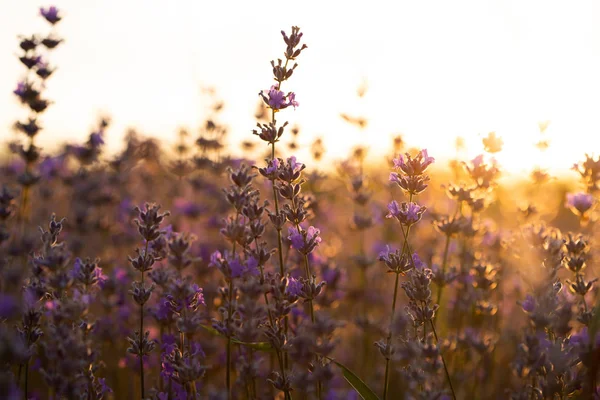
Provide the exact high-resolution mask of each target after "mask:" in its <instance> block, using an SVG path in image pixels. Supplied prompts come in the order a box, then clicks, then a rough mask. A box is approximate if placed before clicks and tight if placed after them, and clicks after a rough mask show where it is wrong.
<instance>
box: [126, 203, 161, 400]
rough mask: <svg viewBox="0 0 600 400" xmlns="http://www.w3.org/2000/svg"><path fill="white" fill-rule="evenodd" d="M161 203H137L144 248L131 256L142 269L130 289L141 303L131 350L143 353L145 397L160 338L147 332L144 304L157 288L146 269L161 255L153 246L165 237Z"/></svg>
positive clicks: (141, 384) (137, 353)
mask: <svg viewBox="0 0 600 400" xmlns="http://www.w3.org/2000/svg"><path fill="white" fill-rule="evenodd" d="M159 209H160V206H159V205H156V204H146V206H145V209H144V210H141V209H140V208H137V207H136V209H135V210H136V212H137V213H138V219H136V220H135V223H136V225H137V227H138V232H139V234H140V236H141V237H142V238H143V239H144V241H145V245H144V249H143V250H140V249H137V250H136V252H137V255H136V256H135V257H133V258H132V257H129V262H130V263H131V266H132V267H133V268H134V269H136V270H137V271H139V272H140V280H139V281H134V282H133V283H132V287H131V290H130V293H131V295H132V297H133V299H134V300H135V302H136V303H137V304H138V305H139V306H140V325H139V330H138V331H135V334H134V337H133V338H131V337H129V338H128V340H129V343H130V347H129V348H128V349H127V351H128V352H129V353H131V354H135V355H137V356H138V357H139V368H140V394H141V398H142V399H144V398H145V396H146V392H145V382H144V357H145V356H147V355H148V354H150V353H151V352H152V350H154V348H155V347H156V342H155V341H154V340H152V339H150V338H149V336H150V333H149V332H148V331H145V332H144V305H145V304H146V303H147V302H148V300H149V299H150V296H151V295H152V292H153V290H154V284H152V285H150V286H146V285H145V283H144V272H147V271H150V270H151V269H152V266H153V265H154V263H155V262H156V261H158V260H160V259H161V257H158V256H157V254H155V252H154V249H152V248H150V247H149V244H150V243H151V242H153V241H155V240H157V239H159V238H160V237H161V235H163V234H164V232H163V231H161V230H160V224H161V223H162V222H163V220H164V219H165V217H166V216H168V215H169V212H166V213H159Z"/></svg>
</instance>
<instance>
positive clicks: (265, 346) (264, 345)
mask: <svg viewBox="0 0 600 400" xmlns="http://www.w3.org/2000/svg"><path fill="white" fill-rule="evenodd" d="M200 326H201V327H202V328H203V329H204V330H206V331H207V332H210V333H212V334H213V335H215V336H220V337H222V338H224V339H227V336H225V335H223V334H221V333H220V332H219V331H218V330H216V329H215V328H213V327H212V326H208V325H202V324H200ZM231 342H232V343H235V344H239V345H241V346H246V347H250V348H253V349H254V350H258V351H266V352H272V351H274V349H273V347H271V344H270V343H268V342H242V341H241V340H237V339H235V338H231Z"/></svg>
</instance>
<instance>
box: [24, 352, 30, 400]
mask: <svg viewBox="0 0 600 400" xmlns="http://www.w3.org/2000/svg"><path fill="white" fill-rule="evenodd" d="M28 391H29V360H27V362H26V363H25V390H24V391H23V398H24V399H25V400H27V392H28Z"/></svg>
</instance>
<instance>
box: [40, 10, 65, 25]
mask: <svg viewBox="0 0 600 400" xmlns="http://www.w3.org/2000/svg"><path fill="white" fill-rule="evenodd" d="M40 15H41V16H42V17H44V18H46V21H48V22H50V23H51V24H52V25H54V24H56V23H58V22H59V21H60V20H61V19H62V17H61V16H60V15H58V8H56V7H55V6H50V7H48V8H44V7H41V8H40Z"/></svg>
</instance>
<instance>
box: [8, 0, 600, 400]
mask: <svg viewBox="0 0 600 400" xmlns="http://www.w3.org/2000/svg"><path fill="white" fill-rule="evenodd" d="M35 17H36V16H35V10H33V12H32V18H35ZM37 18H42V19H44V20H45V22H47V28H48V29H47V31H45V32H41V33H38V32H23V36H22V37H20V38H19V39H18V41H16V42H15V48H18V57H16V58H15V59H14V62H15V63H21V64H22V69H23V79H22V80H20V81H19V82H15V90H14V100H15V102H17V103H19V104H20V105H21V106H22V107H21V108H22V114H21V115H17V116H15V123H14V129H13V130H14V131H15V133H14V135H7V136H6V137H7V140H6V141H5V143H3V145H4V144H7V148H6V149H3V150H2V151H1V152H0V154H1V156H0V399H10V400H16V399H88V400H100V399H156V400H170V399H177V400H187V399H215V400H217V399H227V400H230V399H248V400H250V399H285V400H291V399H319V400H333V399H366V400H371V399H383V400H392V399H407V400H408V399H432V400H434V399H437V400H444V399H514V400H534V399H552V400H555V399H556V400H557V399H561V400H562V399H600V383H599V382H598V376H599V370H600V318H599V315H598V307H599V304H600V303H599V301H600V296H599V293H598V285H597V282H596V281H597V276H598V274H599V270H598V259H599V256H600V253H599V252H598V247H597V245H596V241H597V240H598V239H599V238H600V232H599V231H600V230H599V228H598V226H597V220H598V210H597V203H598V195H599V193H600V158H598V157H597V156H595V155H593V154H591V153H590V154H586V153H585V151H582V154H581V157H580V159H579V160H577V159H574V160H572V164H573V167H572V170H571V171H569V172H568V175H564V177H561V178H554V177H552V176H550V175H549V174H548V173H547V172H546V171H544V170H542V169H535V170H533V171H531V174H530V175H529V176H521V177H518V178H514V177H513V179H507V180H506V179H505V180H502V178H503V177H504V171H503V168H502V166H501V165H500V164H498V163H497V162H496V159H495V156H497V155H498V154H501V153H502V151H503V140H502V138H501V137H500V136H497V135H496V134H494V133H490V134H489V135H487V136H486V137H484V138H483V139H482V140H481V142H480V153H481V154H480V155H479V156H477V157H475V158H465V159H461V158H460V157H457V158H455V159H453V160H452V161H451V162H450V163H447V162H445V161H444V162H440V161H439V160H438V161H436V158H439V157H437V155H436V154H432V152H428V151H427V149H424V148H421V147H419V143H410V142H407V141H405V140H404V138H403V137H402V136H397V137H396V138H395V139H394V140H393V141H390V143H389V151H388V152H387V154H385V155H383V156H382V157H381V159H380V161H379V162H378V163H374V162H371V161H369V160H370V159H369V158H368V157H367V155H368V152H369V149H368V147H367V146H356V147H355V149H354V151H353V152H352V153H351V154H349V155H348V157H347V158H345V159H343V160H334V159H333V158H328V157H329V156H328V150H327V149H326V148H325V146H324V145H323V143H322V141H321V140H319V139H316V140H314V141H313V142H312V145H311V146H310V157H308V158H306V159H300V158H299V157H298V158H297V157H296V156H297V154H296V152H297V150H298V147H299V145H298V141H299V139H301V137H302V135H303V132H302V130H301V129H300V128H298V127H297V126H296V125H295V124H294V113H293V110H295V109H296V108H300V107H302V106H303V104H301V103H302V101H301V99H302V98H303V96H302V93H303V89H302V87H297V86H295V85H294V78H295V77H296V75H297V74H299V73H301V70H302V67H303V65H302V63H303V56H304V55H305V54H306V53H308V52H310V51H311V41H310V40H313V39H312V38H311V39H310V40H309V39H308V37H309V36H310V32H307V33H306V37H305V36H304V35H303V33H304V32H303V31H301V29H300V28H298V27H295V26H294V27H291V28H290V27H282V28H284V30H283V31H281V33H279V32H276V31H275V32H273V35H278V36H280V37H281V41H280V46H281V47H280V51H279V52H278V53H277V54H274V55H273V56H274V60H273V61H271V65H270V67H269V65H268V63H267V62H265V65H266V68H271V69H272V78H273V79H272V81H270V82H269V81H267V82H264V85H263V87H257V88H256V93H257V94H258V95H257V99H256V100H257V103H258V104H259V106H258V108H257V111H256V124H255V125H254V126H249V127H248V131H247V134H246V136H245V140H244V141H243V143H242V148H243V156H241V157H240V156H238V155H237V154H239V152H234V151H232V149H231V146H232V145H231V143H230V142H228V141H227V138H228V135H229V134H230V132H229V130H228V128H227V121H224V120H223V118H222V110H223V109H224V108H225V107H227V104H226V103H225V104H224V103H223V102H221V101H219V100H217V99H216V98H215V100H214V101H213V104H212V106H210V107H208V108H207V109H205V110H203V113H204V115H205V121H204V122H203V126H202V129H200V131H199V132H197V131H194V132H191V131H186V130H182V131H181V132H179V133H178V135H177V137H176V140H175V142H176V146H175V148H172V147H173V146H172V145H171V144H169V143H166V142H163V141H161V140H157V139H153V138H149V137H146V136H144V135H143V134H140V133H138V132H136V131H134V130H132V131H130V132H128V134H127V135H126V136H125V141H124V144H123V147H122V149H121V150H119V151H109V150H108V149H106V146H105V140H106V138H107V137H108V136H109V135H111V120H110V118H109V117H108V116H107V117H105V118H100V119H99V120H98V121H97V123H96V128H95V129H94V130H93V131H91V132H90V133H89V134H88V135H87V136H86V137H81V139H80V140H79V141H77V142H73V143H70V144H68V145H65V146H62V147H60V148H59V149H58V150H56V151H55V150H52V151H47V150H45V149H44V148H42V146H39V140H40V138H41V137H43V136H44V135H45V134H46V130H45V129H44V128H43V127H44V126H45V125H44V119H45V115H47V113H49V112H51V110H52V106H53V102H52V99H50V98H47V97H46V93H45V88H46V82H48V81H50V80H52V78H53V72H54V70H55V66H54V65H53V60H52V58H53V51H54V49H55V48H59V47H60V46H67V45H68V38H62V37H61V36H60V26H61V22H62V20H63V13H62V10H58V9H57V8H55V7H44V8H42V9H41V10H40V11H39V15H38V16H37ZM63 39H64V40H63ZM314 40H317V39H314ZM265 61H268V60H265ZM342 118H343V119H344V120H346V121H347V123H348V125H349V126H354V127H357V128H358V129H360V128H361V127H362V126H363V125H364V124H366V121H363V120H361V119H360V118H354V117H352V116H350V115H342ZM288 121H289V123H288ZM540 129H541V128H540ZM9 136H10V140H8V137H9ZM3 139H4V137H3ZM300 141H301V140H300ZM228 143H229V144H228ZM238 147H239V146H238Z"/></svg>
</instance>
